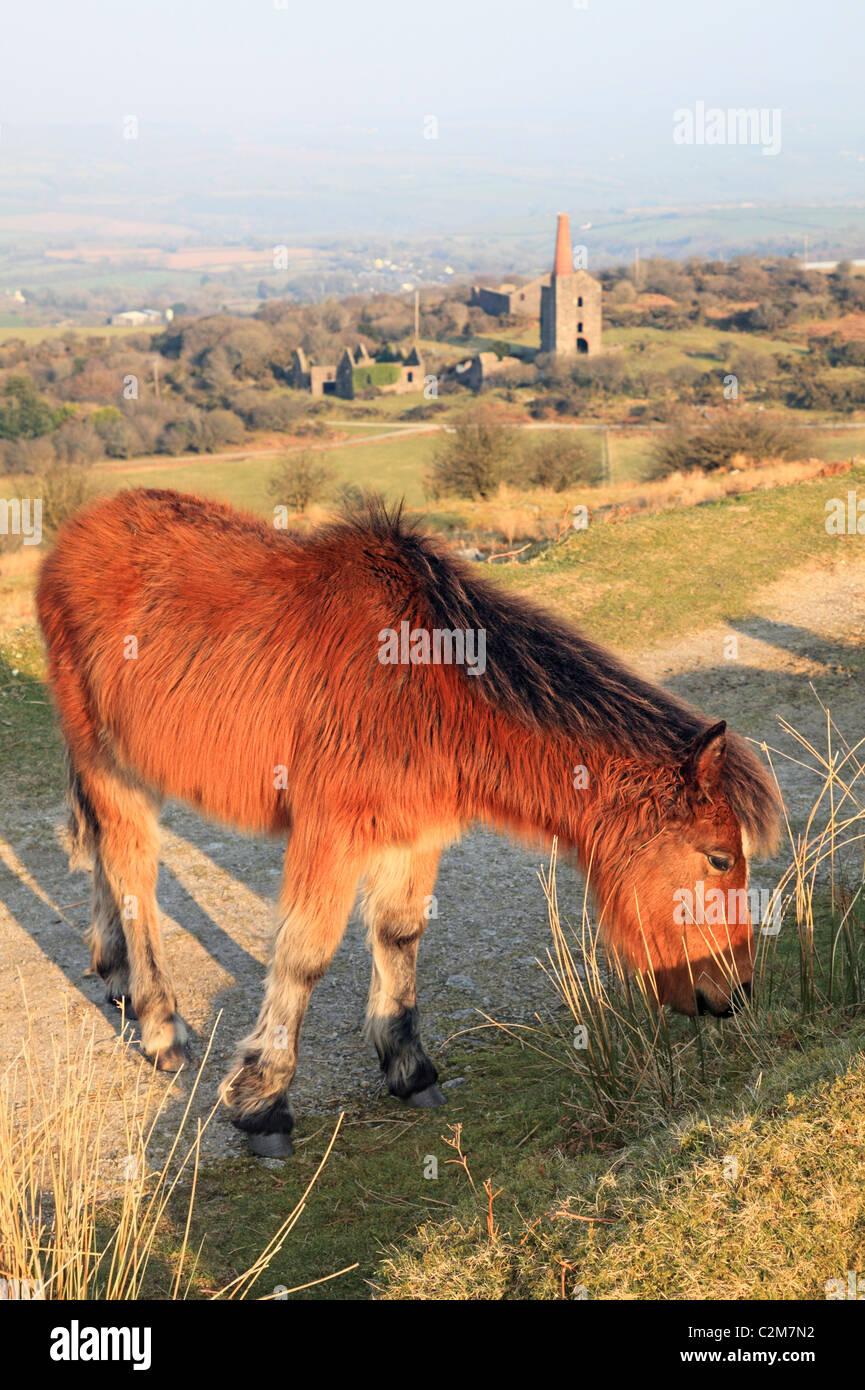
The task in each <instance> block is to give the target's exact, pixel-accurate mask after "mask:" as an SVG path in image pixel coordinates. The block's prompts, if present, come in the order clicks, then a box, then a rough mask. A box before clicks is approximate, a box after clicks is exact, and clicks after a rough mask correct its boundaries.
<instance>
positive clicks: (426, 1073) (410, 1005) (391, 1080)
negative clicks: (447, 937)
mask: <svg viewBox="0 0 865 1390" xmlns="http://www.w3.org/2000/svg"><path fill="white" fill-rule="evenodd" d="M439 856H440V850H438V849H435V850H420V849H410V848H401V849H388V850H385V851H383V852H382V853H380V854H379V855H377V856H376V859H375V861H374V862H373V865H372V867H371V868H370V871H369V873H368V876H367V881H366V894H365V912H366V919H367V924H368V926H369V941H370V945H371V947H372V955H373V967H372V982H371V984H370V991H369V1004H368V1006H367V1021H366V1032H367V1036H368V1037H369V1038H371V1039H372V1041H373V1043H374V1044H375V1049H376V1052H377V1053H378V1059H379V1062H380V1063H381V1069H382V1071H383V1072H384V1074H385V1080H386V1082H387V1087H388V1090H389V1091H390V1092H391V1094H392V1095H395V1096H398V1097H399V1098H400V1100H404V1101H407V1102H408V1103H409V1104H410V1105H416V1106H421V1107H428V1106H434V1105H441V1104H442V1102H443V1101H444V1096H443V1095H442V1093H441V1091H440V1090H439V1088H438V1086H437V1085H436V1080H437V1079H438V1072H437V1071H436V1069H435V1067H434V1066H433V1064H432V1062H431V1061H430V1059H429V1057H428V1056H427V1055H426V1053H425V1052H424V1050H423V1046H422V1044H421V1040H420V1032H419V1029H418V1010H417V983H416V978H415V971H416V967H417V951H418V943H419V942H420V939H421V936H422V935H423V932H424V929H425V928H426V925H427V920H428V919H427V914H428V911H429V904H430V901H431V898H432V891H433V887H434V885H435V878H436V871H437V869H438V862H439Z"/></svg>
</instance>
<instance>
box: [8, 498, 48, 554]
mask: <svg viewBox="0 0 865 1390" xmlns="http://www.w3.org/2000/svg"><path fill="white" fill-rule="evenodd" d="M0 536H21V538H22V541H23V543H24V545H40V544H41V543H42V498H41V497H34V498H32V499H31V498H30V497H12V498H10V499H9V500H8V501H5V500H4V499H3V498H0Z"/></svg>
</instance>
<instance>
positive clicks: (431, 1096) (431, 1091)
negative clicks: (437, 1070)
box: [406, 1084, 445, 1110]
mask: <svg viewBox="0 0 865 1390" xmlns="http://www.w3.org/2000/svg"><path fill="white" fill-rule="evenodd" d="M444 1103H445V1097H444V1096H443V1095H442V1093H441V1091H440V1090H439V1088H438V1086H436V1085H435V1084H433V1085H432V1086H425V1087H424V1089H423V1090H422V1091H412V1093H411V1095H410V1096H407V1097H406V1105H413V1106H415V1107H416V1109H418V1110H434V1109H435V1108H436V1106H437V1105H444Z"/></svg>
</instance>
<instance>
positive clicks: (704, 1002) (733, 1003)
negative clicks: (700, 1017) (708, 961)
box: [696, 980, 751, 1018]
mask: <svg viewBox="0 0 865 1390" xmlns="http://www.w3.org/2000/svg"><path fill="white" fill-rule="evenodd" d="M750 998H751V981H750V980H748V981H747V982H746V983H744V984H739V985H734V987H733V989H732V990H731V992H730V998H729V1000H728V1001H727V1002H726V1003H725V1004H723V1005H718V1004H717V1003H716V1002H715V1001H714V1000H712V999H709V998H708V997H707V996H706V995H705V994H704V993H703V991H702V990H701V989H698V990H697V991H696V999H697V1013H698V1014H711V1015H712V1017H713V1018H732V1016H733V1014H734V1013H737V1012H738V1011H739V1010H740V1009H744V1008H746V1007H747V1005H748V1003H749V1001H750Z"/></svg>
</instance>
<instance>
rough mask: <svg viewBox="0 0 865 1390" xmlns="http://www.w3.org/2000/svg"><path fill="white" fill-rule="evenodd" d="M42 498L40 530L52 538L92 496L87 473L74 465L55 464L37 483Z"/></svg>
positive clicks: (49, 466)
mask: <svg viewBox="0 0 865 1390" xmlns="http://www.w3.org/2000/svg"><path fill="white" fill-rule="evenodd" d="M37 486H38V489H39V496H40V497H41V498H42V530H43V531H44V533H45V535H46V536H54V535H56V534H57V532H58V531H59V530H60V527H61V526H62V525H63V523H64V521H67V520H68V518H69V517H70V516H72V514H73V512H77V510H78V508H79V507H82V506H83V505H84V503H85V502H87V501H89V499H90V497H91V496H92V493H93V485H92V482H91V477H90V472H89V470H88V469H87V468H82V467H81V466H80V465H78V464H75V463H63V462H60V461H59V460H55V461H53V462H52V463H49V465H48V467H47V468H45V469H44V471H43V472H42V474H41V475H40V477H39V479H38V484H37Z"/></svg>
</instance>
